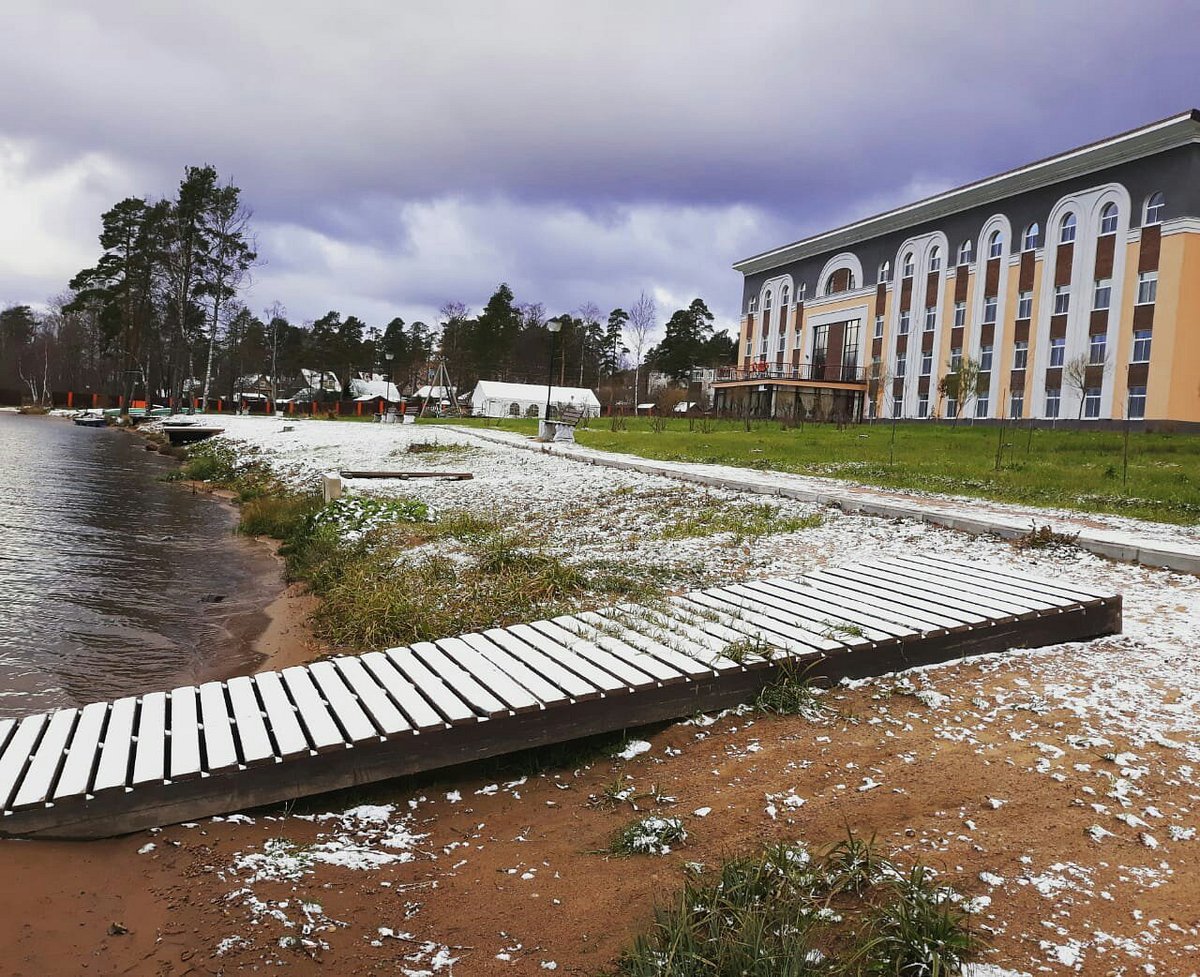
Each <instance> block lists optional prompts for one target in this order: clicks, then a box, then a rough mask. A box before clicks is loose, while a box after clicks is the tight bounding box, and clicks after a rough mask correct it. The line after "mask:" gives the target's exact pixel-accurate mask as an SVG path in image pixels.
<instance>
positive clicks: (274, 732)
mask: <svg viewBox="0 0 1200 977" xmlns="http://www.w3.org/2000/svg"><path fill="white" fill-rule="evenodd" d="M254 684H255V685H256V686H257V688H258V694H259V697H260V698H261V699H262V704H263V709H264V710H266V713H267V726H268V728H269V729H270V731H271V736H272V737H274V739H275V746H276V747H277V749H278V750H279V755H280V756H281V757H284V758H286V757H291V756H296V755H297V754H306V753H308V751H309V749H310V744H309V742H308V737H307V736H305V735H304V730H303V729H302V728H301V726H300V720H299V719H298V718H297V717H296V707H295V706H293V705H292V700H291V699H289V698H288V694H287V692H286V691H285V690H284V688H283V681H282V680H281V679H280V677H279V673H278V672H263V673H262V674H260V675H256V676H255V677H254Z"/></svg>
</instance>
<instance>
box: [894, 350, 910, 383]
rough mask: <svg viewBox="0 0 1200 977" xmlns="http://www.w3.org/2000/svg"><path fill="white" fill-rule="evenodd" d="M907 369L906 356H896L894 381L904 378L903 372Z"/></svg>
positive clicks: (902, 354)
mask: <svg viewBox="0 0 1200 977" xmlns="http://www.w3.org/2000/svg"><path fill="white" fill-rule="evenodd" d="M907 369H908V356H907V355H906V354H905V353H897V354H896V379H897V380H900V379H903V377H904V372H905V370H907Z"/></svg>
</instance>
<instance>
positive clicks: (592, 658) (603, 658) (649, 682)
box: [514, 617, 658, 689]
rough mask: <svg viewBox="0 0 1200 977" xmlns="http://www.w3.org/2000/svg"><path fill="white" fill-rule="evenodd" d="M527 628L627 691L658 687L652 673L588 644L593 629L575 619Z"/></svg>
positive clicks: (543, 623)
mask: <svg viewBox="0 0 1200 977" xmlns="http://www.w3.org/2000/svg"><path fill="white" fill-rule="evenodd" d="M530 627H531V628H533V629H534V630H535V631H539V632H541V633H542V634H543V635H545V636H546V637H547V638H550V639H551V640H552V641H556V642H558V643H559V644H561V645H566V646H567V647H568V648H570V649H571V651H573V652H574V653H575V654H576V655H578V656H579V657H581V658H584V659H586V660H587V661H589V662H591V664H593V665H595V666H597V667H599V668H602V669H604V670H605V671H606V672H608V673H609V674H610V675H612V676H613V677H614V678H616V679H619V680H620V681H621V682H622V683H623V687H624V688H626V689H637V688H644V687H646V686H654V685H657V684H658V679H656V678H655V677H654V676H653V675H652V674H651V673H649V672H647V671H645V670H643V669H641V668H635V667H634V666H633V665H632V664H630V663H629V661H627V660H626V659H624V658H619V657H617V656H616V655H614V654H612V653H610V652H608V651H606V650H605V649H604V648H601V647H600V646H598V645H596V644H594V643H593V642H592V641H590V640H588V637H587V635H588V633H589V632H590V631H591V630H592V629H591V628H589V627H588V626H587V625H585V624H583V623H582V622H580V621H576V620H575V619H574V618H570V617H557V618H555V619H554V620H553V621H534V622H533V623H532V624H531V625H530ZM514 630H515V629H514Z"/></svg>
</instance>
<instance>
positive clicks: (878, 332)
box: [874, 312, 883, 339]
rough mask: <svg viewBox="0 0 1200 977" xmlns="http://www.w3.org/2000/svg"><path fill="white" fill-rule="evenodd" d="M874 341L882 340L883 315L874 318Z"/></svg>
mask: <svg viewBox="0 0 1200 977" xmlns="http://www.w3.org/2000/svg"><path fill="white" fill-rule="evenodd" d="M874 338H875V339H883V313H882V312H880V313H879V315H877V316H876V317H875V336H874Z"/></svg>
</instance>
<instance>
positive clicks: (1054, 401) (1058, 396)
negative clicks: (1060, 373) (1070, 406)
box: [1046, 387, 1062, 417]
mask: <svg viewBox="0 0 1200 977" xmlns="http://www.w3.org/2000/svg"><path fill="white" fill-rule="evenodd" d="M1061 403H1062V389H1061V388H1060V387H1047V388H1046V416H1047V417H1058V406H1059V404H1061Z"/></svg>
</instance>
